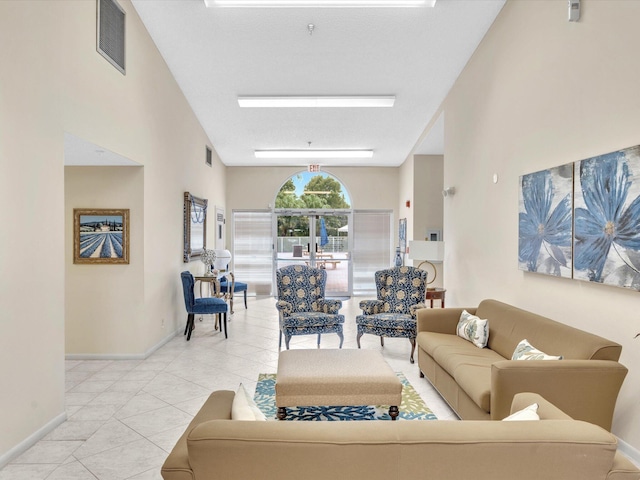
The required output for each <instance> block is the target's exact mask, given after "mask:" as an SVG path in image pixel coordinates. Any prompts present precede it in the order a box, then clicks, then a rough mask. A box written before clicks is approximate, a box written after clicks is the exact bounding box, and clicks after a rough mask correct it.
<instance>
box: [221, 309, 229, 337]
mask: <svg viewBox="0 0 640 480" xmlns="http://www.w3.org/2000/svg"><path fill="white" fill-rule="evenodd" d="M222 323H223V324H224V338H228V337H227V312H223V313H222Z"/></svg>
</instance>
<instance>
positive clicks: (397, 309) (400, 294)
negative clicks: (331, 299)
mask: <svg viewBox="0 0 640 480" xmlns="http://www.w3.org/2000/svg"><path fill="white" fill-rule="evenodd" d="M426 289H427V272H426V271H424V270H420V269H418V268H415V267H395V268H389V269H386V270H380V271H378V272H376V290H377V292H378V295H377V296H378V299H377V300H362V301H361V302H360V308H361V309H362V315H358V316H357V317H356V325H357V326H358V337H357V341H358V348H360V338H361V337H362V335H364V334H365V333H371V334H373V335H378V336H379V337H380V344H381V345H382V346H384V337H404V338H408V339H409V341H410V342H411V356H410V357H409V361H410V362H411V363H413V352H414V351H415V349H416V311H417V310H418V309H420V308H425V307H426V306H425V304H424V299H425V294H426Z"/></svg>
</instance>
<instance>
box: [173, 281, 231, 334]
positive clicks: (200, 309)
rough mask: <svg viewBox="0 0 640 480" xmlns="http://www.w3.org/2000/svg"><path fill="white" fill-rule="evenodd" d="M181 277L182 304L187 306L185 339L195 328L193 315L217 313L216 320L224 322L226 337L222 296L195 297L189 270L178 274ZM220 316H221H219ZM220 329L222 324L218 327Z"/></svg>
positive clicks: (193, 282)
mask: <svg viewBox="0 0 640 480" xmlns="http://www.w3.org/2000/svg"><path fill="white" fill-rule="evenodd" d="M180 276H181V277H182V292H183V294H184V306H185V307H186V308H187V326H186V327H185V329H184V333H183V335H187V340H190V339H191V331H192V330H193V329H194V328H195V325H194V316H195V315H196V314H198V315H209V314H211V315H218V320H222V321H221V322H219V323H220V325H222V324H224V338H227V310H228V306H227V302H225V301H224V300H223V299H222V298H216V297H204V298H195V295H194V293H193V287H194V284H195V281H194V280H193V275H191V272H187V271H184V272H182V273H181V274H180ZM221 317H222V318H221ZM220 329H222V326H221V327H220Z"/></svg>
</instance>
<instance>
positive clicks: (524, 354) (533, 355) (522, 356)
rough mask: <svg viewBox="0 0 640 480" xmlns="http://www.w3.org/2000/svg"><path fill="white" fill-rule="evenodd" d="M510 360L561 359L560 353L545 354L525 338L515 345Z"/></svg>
mask: <svg viewBox="0 0 640 480" xmlns="http://www.w3.org/2000/svg"><path fill="white" fill-rule="evenodd" d="M511 360H562V355H547V354H546V353H544V352H542V351H540V350H538V349H537V348H536V347H534V346H533V345H531V344H530V343H529V341H528V340H527V339H526V338H525V339H524V340H522V341H521V342H520V343H519V344H518V346H516V349H515V350H514V351H513V355H512V356H511Z"/></svg>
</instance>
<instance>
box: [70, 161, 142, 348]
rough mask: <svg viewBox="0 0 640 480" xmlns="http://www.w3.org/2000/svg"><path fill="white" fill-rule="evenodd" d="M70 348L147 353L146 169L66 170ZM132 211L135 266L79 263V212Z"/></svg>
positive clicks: (83, 168)
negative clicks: (75, 226) (76, 229)
mask: <svg viewBox="0 0 640 480" xmlns="http://www.w3.org/2000/svg"><path fill="white" fill-rule="evenodd" d="M64 171H65V178H64V180H65V181H64V194H65V244H66V251H67V255H66V258H65V266H66V274H65V319H66V321H65V339H66V342H65V347H66V351H67V353H72V354H86V353H91V354H103V355H104V354H110V355H117V354H131V353H132V352H144V350H145V349H146V348H148V346H147V340H146V339H145V337H144V334H146V332H144V331H142V329H140V326H141V320H142V319H143V318H144V317H145V308H144V307H145V306H144V202H143V194H144V169H143V168H142V167H65V169H64ZM74 208H91V209H93V208H128V209H129V214H130V218H129V228H130V234H129V236H130V252H129V264H128V265H123V264H117V265H87V264H79V265H76V264H74V263H73V222H74V216H73V209H74Z"/></svg>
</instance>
